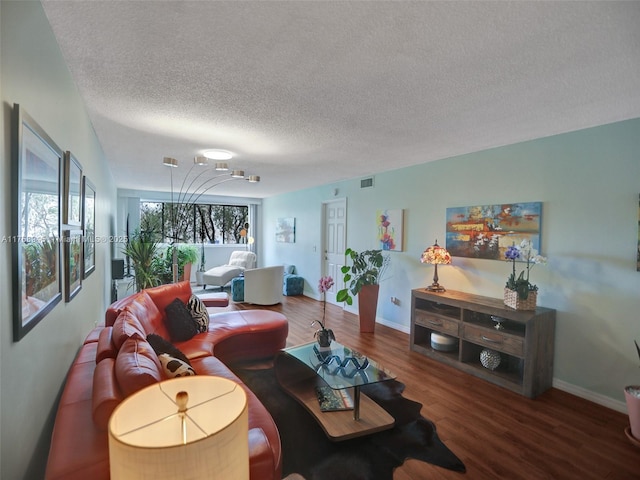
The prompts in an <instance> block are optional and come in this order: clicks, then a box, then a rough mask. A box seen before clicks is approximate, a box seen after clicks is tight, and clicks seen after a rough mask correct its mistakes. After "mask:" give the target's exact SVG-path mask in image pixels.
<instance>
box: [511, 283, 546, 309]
mask: <svg viewBox="0 0 640 480" xmlns="http://www.w3.org/2000/svg"><path fill="white" fill-rule="evenodd" d="M537 299H538V292H536V291H535V290H534V291H531V292H529V295H527V298H526V299H524V300H523V299H522V298H520V296H519V295H518V292H516V291H515V290H510V289H508V288H506V287H505V289H504V304H505V305H506V306H507V307H511V308H514V309H516V310H535V309H536V301H537Z"/></svg>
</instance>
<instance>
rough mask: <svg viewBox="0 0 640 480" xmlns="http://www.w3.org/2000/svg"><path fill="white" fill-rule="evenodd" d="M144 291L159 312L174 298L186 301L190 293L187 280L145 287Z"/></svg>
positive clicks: (189, 285)
mask: <svg viewBox="0 0 640 480" xmlns="http://www.w3.org/2000/svg"><path fill="white" fill-rule="evenodd" d="M145 292H146V293H147V295H149V297H150V298H151V300H152V301H153V303H155V304H156V307H158V310H159V311H160V312H164V311H165V309H166V308H167V305H169V304H170V303H171V302H173V301H174V300H175V299H176V298H179V299H180V300H182V302H183V303H187V302H188V301H189V297H190V296H191V293H192V292H191V284H190V283H189V282H188V281H184V282H178V283H168V284H166V285H160V286H159V287H153V288H147V289H146V290H145ZM148 333H153V332H148ZM162 336H164V335H162Z"/></svg>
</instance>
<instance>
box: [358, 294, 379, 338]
mask: <svg viewBox="0 0 640 480" xmlns="http://www.w3.org/2000/svg"><path fill="white" fill-rule="evenodd" d="M379 291H380V285H365V286H364V287H362V289H361V290H360V293H358V314H359V316H360V332H361V333H373V332H374V331H375V328H376V311H377V310H378V293H379Z"/></svg>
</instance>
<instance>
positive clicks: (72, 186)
mask: <svg viewBox="0 0 640 480" xmlns="http://www.w3.org/2000/svg"><path fill="white" fill-rule="evenodd" d="M62 223H64V224H66V225H74V226H77V227H79V226H81V225H82V166H81V165H80V162H78V160H77V159H76V158H75V157H74V156H73V154H72V153H71V152H65V154H64V197H63V207H62Z"/></svg>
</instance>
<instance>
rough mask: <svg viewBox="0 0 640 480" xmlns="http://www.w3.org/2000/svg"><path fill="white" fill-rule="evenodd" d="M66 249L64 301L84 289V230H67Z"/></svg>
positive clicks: (64, 238)
mask: <svg viewBox="0 0 640 480" xmlns="http://www.w3.org/2000/svg"><path fill="white" fill-rule="evenodd" d="M62 243H63V251H64V279H65V281H64V283H65V289H64V301H65V302H70V301H71V300H72V299H73V297H75V296H76V295H77V294H78V292H79V291H80V290H81V289H82V268H83V263H82V230H65V231H64V234H63V237H62Z"/></svg>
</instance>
